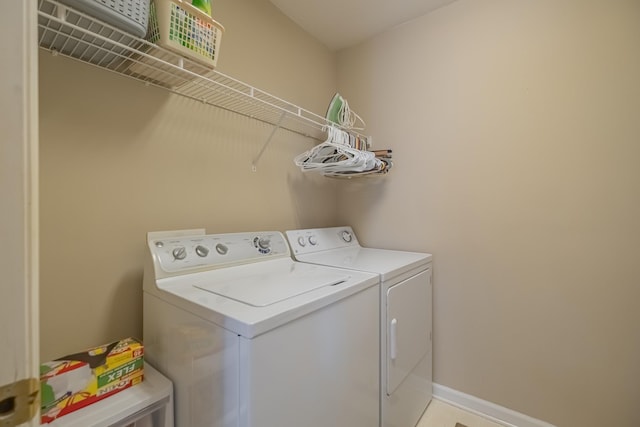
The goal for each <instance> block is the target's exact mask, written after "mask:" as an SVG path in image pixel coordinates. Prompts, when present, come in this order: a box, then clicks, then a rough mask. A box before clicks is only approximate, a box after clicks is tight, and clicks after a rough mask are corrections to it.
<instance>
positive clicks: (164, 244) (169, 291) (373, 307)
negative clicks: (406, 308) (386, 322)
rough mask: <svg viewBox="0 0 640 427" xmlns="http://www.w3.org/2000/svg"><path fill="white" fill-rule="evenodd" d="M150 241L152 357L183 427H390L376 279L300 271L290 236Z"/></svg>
mask: <svg viewBox="0 0 640 427" xmlns="http://www.w3.org/2000/svg"><path fill="white" fill-rule="evenodd" d="M147 240H148V246H149V254H150V256H149V260H148V262H147V264H146V267H145V272H144V285H143V290H144V292H143V298H144V343H145V357H146V358H147V359H148V360H149V362H150V363H152V364H153V365H154V366H156V367H157V368H158V370H160V371H161V372H162V373H163V374H164V375H166V376H167V377H169V378H170V379H171V380H172V381H173V384H174V387H175V402H176V411H175V414H176V427H232V426H233V427H299V426H305V427H326V426H345V427H347V426H348V427H371V426H375V425H379V400H378V396H379V379H378V375H379V359H378V348H379V335H378V333H377V331H376V329H375V328H372V327H371V325H372V324H374V323H375V322H377V319H378V306H379V291H378V286H377V285H378V278H377V276H376V275H374V274H370V273H363V272H356V271H349V270H345V269H337V268H330V267H324V266H315V265H311V264H305V263H299V262H295V261H293V260H292V259H291V253H290V250H289V246H288V244H287V242H286V240H285V238H284V236H283V235H282V234H281V233H279V232H260V233H233V234H217V235H206V234H205V232H204V230H187V231H179V232H156V233H149V234H148V239H147Z"/></svg>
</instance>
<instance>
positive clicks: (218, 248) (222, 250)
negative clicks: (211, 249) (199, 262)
mask: <svg viewBox="0 0 640 427" xmlns="http://www.w3.org/2000/svg"><path fill="white" fill-rule="evenodd" d="M216 252H218V253H219V254H220V255H226V254H227V252H229V248H228V247H227V246H226V245H223V244H222V243H218V244H217V245H216Z"/></svg>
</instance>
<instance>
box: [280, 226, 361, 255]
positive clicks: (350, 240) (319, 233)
mask: <svg viewBox="0 0 640 427" xmlns="http://www.w3.org/2000/svg"><path fill="white" fill-rule="evenodd" d="M286 235H287V239H288V240H289V244H290V245H291V250H292V251H293V253H294V254H296V255H301V254H309V253H314V252H320V251H326V250H329V249H338V248H344V247H349V246H359V243H358V239H356V235H355V234H354V233H353V230H352V229H351V227H349V226H344V227H331V228H310V229H306V230H289V231H287V232H286Z"/></svg>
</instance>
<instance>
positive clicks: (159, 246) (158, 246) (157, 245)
mask: <svg viewBox="0 0 640 427" xmlns="http://www.w3.org/2000/svg"><path fill="white" fill-rule="evenodd" d="M163 246H164V243H163V242H161V241H160V240H158V241H157V242H156V248H161V247H163Z"/></svg>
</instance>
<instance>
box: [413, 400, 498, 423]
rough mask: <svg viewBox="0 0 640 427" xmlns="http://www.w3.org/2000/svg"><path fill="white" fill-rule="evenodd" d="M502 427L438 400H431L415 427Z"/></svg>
mask: <svg viewBox="0 0 640 427" xmlns="http://www.w3.org/2000/svg"><path fill="white" fill-rule="evenodd" d="M456 423H460V424H462V425H463V426H465V427H504V425H503V424H497V423H495V422H493V421H490V420H489V419H487V418H483V417H482V416H480V415H476V414H472V413H470V412H467V411H464V410H462V409H460V408H458V407H456V406H453V405H449V404H448V403H445V402H443V401H441V400H438V399H433V400H432V401H431V403H430V404H429V407H428V408H427V410H426V411H425V413H424V415H423V416H422V418H421V419H420V422H418V425H417V426H416V427H456Z"/></svg>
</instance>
